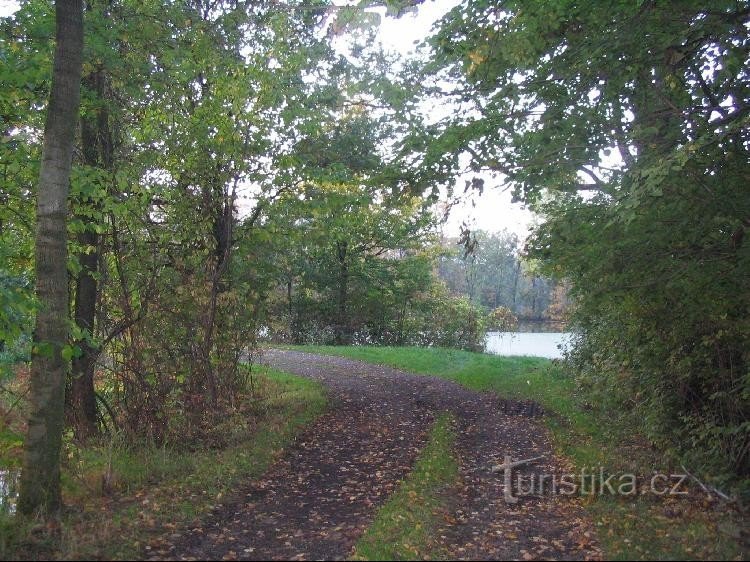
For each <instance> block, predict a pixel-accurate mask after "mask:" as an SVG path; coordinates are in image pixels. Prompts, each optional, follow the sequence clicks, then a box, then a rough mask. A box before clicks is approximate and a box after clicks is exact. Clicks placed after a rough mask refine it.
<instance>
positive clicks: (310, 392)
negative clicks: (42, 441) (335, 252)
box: [0, 369, 326, 559]
mask: <svg viewBox="0 0 750 562" xmlns="http://www.w3.org/2000/svg"><path fill="white" fill-rule="evenodd" d="M257 383H258V384H259V385H260V386H261V394H262V396H263V399H262V400H261V401H259V403H258V405H257V408H258V409H259V411H257V412H256V415H255V416H254V420H255V422H254V424H253V425H252V426H251V427H244V428H241V430H240V431H238V432H237V434H236V435H235V436H234V439H233V440H232V444H230V445H229V446H227V447H225V448H223V449H219V450H217V449H212V448H203V449H198V450H185V449H184V448H180V447H176V446H175V447H170V446H164V447H154V446H149V445H142V446H140V447H133V446H128V447H125V446H124V445H122V444H120V443H117V442H115V443H110V444H108V445H103V446H100V447H92V448H88V449H86V450H81V451H76V450H74V449H71V448H69V449H68V456H69V458H68V459H66V461H65V463H64V465H65V466H64V474H63V486H64V498H65V502H66V504H67V505H68V506H69V511H68V512H67V513H66V515H64V517H63V518H62V521H61V525H60V527H59V528H55V529H51V530H50V533H47V532H46V531H45V532H41V533H40V532H39V530H38V529H37V530H36V531H34V532H31V529H32V528H33V527H34V523H33V522H32V523H31V524H26V525H23V526H19V525H18V524H17V522H15V521H14V520H12V519H9V518H7V517H5V518H0V534H1V535H2V537H0V559H8V558H17V557H21V558H32V557H38V558H44V557H48V556H49V557H54V558H65V559H71V558H73V559H90V558H103V559H133V558H140V557H141V552H142V548H143V547H144V545H145V544H146V543H148V542H149V541H151V540H153V539H154V538H155V537H158V536H159V535H161V534H163V533H169V532H170V531H171V532H174V530H178V529H179V528H181V527H182V526H184V525H186V524H188V523H189V522H190V521H191V520H193V519H194V518H196V517H200V516H201V515H203V514H205V513H207V512H208V511H209V510H210V509H211V508H212V507H213V506H214V505H216V504H217V503H221V502H222V501H223V500H225V499H226V498H227V497H229V496H231V495H232V493H233V492H234V491H236V489H237V488H238V486H240V485H241V484H242V483H245V482H247V481H248V480H249V479H252V478H256V477H258V476H260V475H262V474H263V473H264V472H265V471H266V469H267V468H268V467H269V465H270V464H271V463H272V462H273V461H274V460H275V459H276V458H277V457H278V455H279V454H280V452H281V451H282V450H283V448H284V447H286V446H287V445H288V444H289V443H290V442H292V440H293V439H294V437H295V435H297V434H298V433H299V432H300V431H301V430H302V429H303V428H304V427H305V426H306V425H308V424H309V423H311V422H312V421H313V420H314V419H316V418H317V417H318V416H319V415H320V414H321V413H323V411H324V410H325V409H326V397H325V392H324V389H323V387H322V386H321V385H320V384H319V383H317V382H314V381H311V380H309V379H304V378H301V377H297V376H294V375H290V374H286V373H282V372H279V371H275V370H271V369H264V370H263V371H262V372H260V374H259V375H258V377H257ZM105 473H107V474H108V475H110V478H111V481H112V483H113V486H114V488H115V493H114V494H113V495H112V496H111V497H102V486H101V482H102V476H103V475H104V474H105ZM154 549H155V550H156V549H158V545H155V546H154Z"/></svg>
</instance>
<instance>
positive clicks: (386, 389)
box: [169, 350, 600, 560]
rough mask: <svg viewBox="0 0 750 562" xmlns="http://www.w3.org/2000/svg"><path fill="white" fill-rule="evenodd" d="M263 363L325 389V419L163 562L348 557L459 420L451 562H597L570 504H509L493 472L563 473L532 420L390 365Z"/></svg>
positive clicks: (313, 358)
mask: <svg viewBox="0 0 750 562" xmlns="http://www.w3.org/2000/svg"><path fill="white" fill-rule="evenodd" d="M264 361H265V362H266V363H268V364H269V365H272V366H273V367H275V368H277V369H281V370H284V371H287V372H290V373H294V374H297V375H302V376H305V377H309V378H312V379H316V380H319V381H321V382H322V383H323V384H325V385H326V387H327V388H328V389H329V393H330V398H331V401H332V403H333V404H332V408H331V410H330V413H328V414H326V415H325V416H323V417H322V418H321V419H319V420H318V421H317V422H316V423H315V424H314V425H313V426H312V427H311V428H309V430H307V431H306V432H305V433H304V434H303V435H302V436H301V437H300V438H299V439H298V440H297V442H296V444H295V445H294V446H292V447H290V448H289V449H288V450H287V451H286V453H285V454H284V455H283V457H282V459H281V460H280V461H278V462H277V463H276V464H275V465H274V466H273V467H272V468H271V469H270V470H269V471H268V473H267V474H266V475H265V476H264V477H263V478H262V479H261V480H259V481H257V482H255V483H253V484H252V485H250V486H249V487H248V489H246V490H244V491H243V493H242V494H241V495H238V498H239V499H237V500H236V501H235V502H233V503H232V504H230V505H226V506H223V507H222V508H221V509H219V510H218V511H217V512H215V513H214V514H213V515H212V516H211V517H210V518H209V520H207V521H205V522H204V523H203V525H202V526H201V527H200V528H196V529H194V530H193V531H192V532H189V533H186V534H185V535H184V536H183V537H181V538H180V539H178V540H176V541H175V543H174V545H173V549H172V551H171V553H170V554H169V557H170V558H178V559H183V560H185V559H214V560H215V559H248V560H269V559H276V560H279V559H282V560H290V559H291V560H341V559H346V558H347V557H349V556H350V555H351V553H352V549H353V547H354V544H355V543H356V541H357V539H358V537H359V536H360V535H361V534H362V532H363V531H364V530H365V529H366V528H367V526H368V525H369V524H370V522H371V521H372V519H373V517H374V515H375V512H376V511H377V508H378V507H379V506H380V505H382V504H383V503H384V501H385V500H386V499H387V497H388V496H389V494H390V493H391V492H393V490H394V489H395V488H396V486H397V484H398V481H399V479H402V478H404V477H405V476H406V475H407V474H408V472H409V470H410V467H411V466H412V464H413V462H414V459H415V458H416V456H417V455H418V453H419V451H420V449H421V448H422V446H423V445H424V442H425V439H426V435H427V431H428V430H429V428H430V425H431V422H432V420H433V419H434V416H435V414H436V413H439V412H442V411H450V412H452V413H453V414H454V415H455V416H456V418H457V420H458V422H457V424H458V428H457V429H458V432H459V433H458V443H457V448H458V454H459V456H460V461H461V462H460V472H461V479H460V483H459V485H458V486H457V487H456V489H455V490H454V496H455V497H454V500H453V504H452V509H453V511H454V513H453V514H452V515H451V516H448V517H446V518H445V519H446V520H445V524H444V527H443V528H442V529H441V530H440V532H439V533H438V535H439V536H440V537H441V538H440V541H441V544H442V546H443V547H445V549H446V551H447V552H448V553H449V555H450V556H451V557H452V558H456V559H471V560H476V559H532V558H533V559H538V558H552V559H591V558H594V559H595V558H598V557H599V556H600V552H599V550H598V548H597V547H596V544H595V540H594V538H593V537H594V535H593V531H592V530H591V528H590V523H589V522H588V521H587V520H586V518H585V517H584V515H583V513H582V511H581V509H580V507H579V506H578V505H577V504H576V503H575V502H574V501H572V500H569V499H567V498H562V497H559V496H558V497H552V496H542V497H533V498H532V497H527V498H521V499H520V501H519V503H517V504H513V505H509V504H507V503H506V502H505V501H504V499H503V478H502V477H499V476H498V475H494V474H491V473H490V470H489V469H490V466H491V465H492V464H494V463H495V462H496V461H498V460H502V458H503V456H504V455H511V456H512V457H513V459H521V458H529V457H534V456H538V455H542V454H543V455H546V456H545V460H543V461H541V462H540V463H537V464H536V465H535V466H534V468H533V470H534V471H537V472H539V471H543V472H545V473H559V471H560V467H559V466H557V465H556V463H555V460H554V458H552V455H551V452H550V451H551V450H550V445H549V443H548V441H547V439H546V436H545V432H544V430H543V429H542V428H541V426H540V424H539V422H538V420H536V419H532V418H530V417H527V416H525V415H523V412H520V414H519V412H518V411H517V409H514V408H512V407H511V408H508V407H501V404H500V402H499V400H498V399H497V397H495V396H494V395H491V394H483V393H478V392H474V391H471V390H467V389H465V388H463V387H461V386H458V385H456V384H454V383H451V382H448V381H443V380H440V379H437V378H433V377H426V376H418V375H412V374H408V373H404V372H401V371H397V370H394V369H391V368H388V367H382V366H374V365H369V364H366V363H361V362H358V361H352V360H348V359H342V358H337V357H323V356H317V355H311V354H305V353H299V352H293V351H277V350H274V351H270V352H268V353H267V354H266V355H265V358H264ZM506 406H507V405H506ZM520 410H523V409H520ZM503 412H509V413H503ZM513 412H516V413H513ZM524 470H532V469H524Z"/></svg>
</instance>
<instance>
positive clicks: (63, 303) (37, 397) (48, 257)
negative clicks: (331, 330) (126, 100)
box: [18, 0, 83, 515]
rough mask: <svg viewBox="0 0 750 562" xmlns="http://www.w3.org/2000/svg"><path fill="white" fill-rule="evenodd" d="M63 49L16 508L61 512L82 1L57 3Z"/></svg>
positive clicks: (47, 162)
mask: <svg viewBox="0 0 750 562" xmlns="http://www.w3.org/2000/svg"><path fill="white" fill-rule="evenodd" d="M55 8H56V9H55V13H56V16H57V47H56V49H55V62H54V68H53V75H52V91H51V94H50V102H49V108H48V111H47V122H46V126H45V131H44V148H43V152H42V166H41V172H40V176H39V194H38V201H37V233H36V295H37V298H38V299H39V303H40V308H39V312H38V313H37V319H36V329H35V332H34V344H35V353H34V356H33V358H32V361H31V394H30V397H31V412H30V415H29V423H28V430H27V434H26V440H25V442H24V465H23V471H22V473H21V490H20V495H19V500H18V510H19V512H20V513H22V514H27V515H28V514H32V513H35V512H37V511H41V512H46V513H52V512H55V511H58V510H59V508H60V504H61V498H60V447H61V444H62V433H63V415H64V406H65V371H66V362H65V360H64V359H63V356H62V349H63V347H64V346H65V344H66V343H67V339H68V279H67V277H68V276H67V248H66V240H67V231H66V215H67V198H68V183H69V181H70V168H71V160H72V155H73V144H74V142H75V130H76V122H77V117H78V102H79V98H80V86H81V61H82V54H83V10H82V3H81V0H58V2H57V4H56V7H55Z"/></svg>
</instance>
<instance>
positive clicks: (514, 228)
mask: <svg viewBox="0 0 750 562" xmlns="http://www.w3.org/2000/svg"><path fill="white" fill-rule="evenodd" d="M456 4H458V0H429V1H427V2H424V3H423V4H421V5H420V6H419V9H418V10H417V11H416V12H415V13H411V14H406V15H403V16H401V17H400V18H390V17H386V18H383V19H382V22H381V25H380V28H379V31H378V35H377V40H378V41H380V42H381V43H382V44H383V46H384V47H386V48H387V49H388V50H392V51H396V52H398V53H400V54H401V55H402V56H408V55H409V53H410V52H412V51H413V50H414V47H415V44H416V43H419V42H420V41H421V40H423V39H424V38H425V37H426V36H427V35H428V34H429V32H430V28H431V27H432V25H433V24H434V22H435V21H437V20H438V19H439V18H440V17H441V16H442V15H443V14H445V13H446V12H448V11H449V10H450V9H451V8H452V7H453V6H455V5H456ZM17 8H18V3H17V2H16V1H15V0H0V17H2V16H7V15H10V14H12V13H13V12H14V11H15V10H16V9H17ZM467 179H470V177H468V176H467V177H460V178H458V179H457V180H456V188H455V193H456V194H462V193H463V185H464V183H465V181H466V180H467ZM483 179H484V180H485V188H484V193H483V194H482V195H481V196H480V195H479V194H477V193H473V194H469V195H467V196H464V197H461V200H460V201H459V202H458V203H457V204H455V205H454V206H453V207H452V210H451V212H450V215H449V218H448V220H447V221H446V223H445V224H444V225H443V228H442V230H443V233H444V234H445V235H446V236H457V235H458V233H459V231H460V229H461V226H462V225H464V224H465V225H467V226H469V227H470V228H471V229H473V230H474V229H481V230H487V231H500V230H503V229H507V230H508V231H510V232H513V233H515V234H517V235H518V236H519V238H521V239H524V238H526V236H527V235H528V231H529V228H530V227H531V226H532V225H533V224H534V222H535V220H536V219H535V216H534V214H533V213H532V212H531V211H529V210H528V209H525V208H524V207H523V206H522V205H521V204H520V203H513V202H512V198H511V194H510V190H509V189H507V186H505V185H503V181H502V176H500V177H497V178H492V177H490V176H489V175H485V176H483Z"/></svg>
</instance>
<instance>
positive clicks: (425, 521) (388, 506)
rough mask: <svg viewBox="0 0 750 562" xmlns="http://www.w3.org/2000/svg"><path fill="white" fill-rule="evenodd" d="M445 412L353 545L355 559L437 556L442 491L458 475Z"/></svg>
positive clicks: (426, 557) (447, 415) (448, 422)
mask: <svg viewBox="0 0 750 562" xmlns="http://www.w3.org/2000/svg"><path fill="white" fill-rule="evenodd" d="M452 422H453V420H452V418H451V416H450V415H449V414H443V415H441V416H439V417H438V418H437V419H436V420H435V423H434V425H433V427H432V429H431V431H430V435H429V438H428V441H427V445H426V446H425V447H424V449H422V452H421V453H420V455H419V458H418V459H417V462H416V463H415V465H414V469H413V470H412V472H411V473H410V474H409V476H408V477H407V479H406V480H405V481H404V482H403V483H402V484H401V485H400V486H399V488H398V489H397V490H396V491H395V492H394V493H393V495H392V496H391V497H390V498H389V499H388V501H387V502H386V503H385V505H383V507H381V508H380V509H379V510H378V513H377V515H376V516H375V520H374V521H373V523H372V525H371V526H370V527H369V529H368V530H367V531H366V532H365V534H364V535H362V537H361V538H360V539H359V541H358V542H357V545H356V547H355V552H354V557H353V558H354V559H355V560H424V559H435V558H436V557H438V556H439V553H438V552H436V548H437V547H436V545H435V543H434V542H433V537H434V534H435V533H434V532H435V530H436V528H437V524H438V517H440V515H441V513H442V512H443V511H444V502H445V490H446V488H448V487H449V486H451V485H452V484H454V483H455V481H456V479H457V478H458V462H457V460H456V458H455V456H454V453H453V444H454V442H455V439H456V436H455V432H454V431H453V427H452Z"/></svg>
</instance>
